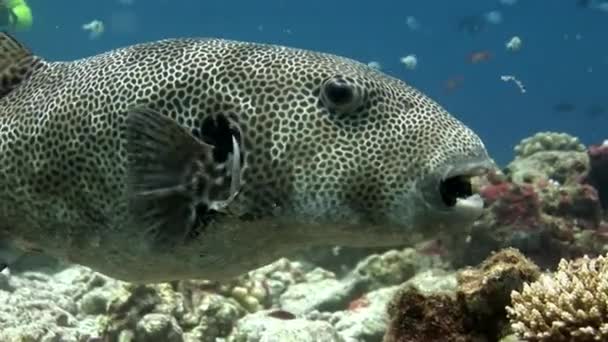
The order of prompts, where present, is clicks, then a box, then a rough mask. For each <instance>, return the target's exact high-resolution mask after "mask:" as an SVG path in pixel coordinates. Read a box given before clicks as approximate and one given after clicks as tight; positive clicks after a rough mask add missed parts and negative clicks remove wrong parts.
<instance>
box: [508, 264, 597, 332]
mask: <svg viewBox="0 0 608 342" xmlns="http://www.w3.org/2000/svg"><path fill="white" fill-rule="evenodd" d="M511 298H512V305H511V306H509V307H508V308H507V311H508V314H509V318H510V320H511V323H512V328H513V330H514V331H515V332H516V333H517V334H518V335H519V336H520V337H521V338H523V339H525V340H526V341H574V342H576V341H606V340H608V258H606V257H602V256H600V257H598V258H595V259H590V258H589V257H587V256H585V257H583V258H581V259H578V260H574V261H566V260H562V261H561V262H560V263H559V266H558V270H557V272H556V273H555V274H553V275H542V276H541V277H540V279H538V280H537V281H535V282H533V283H531V284H527V283H526V284H525V285H524V288H523V290H521V291H514V292H513V293H512V294H511Z"/></svg>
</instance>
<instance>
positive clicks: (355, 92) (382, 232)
mask: <svg viewBox="0 0 608 342" xmlns="http://www.w3.org/2000/svg"><path fill="white" fill-rule="evenodd" d="M8 39H9V38H7V37H2V39H0V45H2V47H3V48H4V49H5V50H6V49H7V48H6V46H8V49H9V52H10V50H11V49H13V50H14V49H16V48H15V46H14V45H15V44H18V43H16V42H11V41H9V40H8ZM11 44H12V45H11ZM7 55H8V53H7V51H2V50H1V49H0V59H7ZM26 55H27V54H26ZM9 60H10V59H9ZM20 60H21V61H22V63H25V65H26V66H28V65H29V66H30V70H26V72H25V74H23V75H21V76H20V77H21V78H22V80H20V81H19V82H16V84H15V85H14V86H10V87H8V86H6V85H5V86H4V88H3V89H8V91H7V92H8V93H7V94H5V95H4V96H3V97H2V98H0V158H1V161H0V168H1V170H2V172H3V177H2V179H1V180H0V237H5V238H8V239H11V240H14V241H16V242H17V243H19V244H20V245H21V246H23V247H24V248H30V249H34V250H40V251H43V252H45V253H49V254H51V255H55V256H59V257H63V258H67V259H68V260H70V261H73V262H77V263H81V264H84V265H87V266H91V267H93V268H94V269H96V270H99V271H101V272H104V273H106V274H108V275H111V276H115V277H118V278H121V279H126V280H131V281H157V280H168V279H169V280H170V279H183V278H193V277H207V278H224V277H229V276H233V275H236V274H239V273H240V272H244V271H247V270H248V269H249V268H252V267H256V266H260V265H261V264H263V263H264V262H269V261H272V258H275V257H278V256H283V255H284V253H287V252H289V251H292V250H294V249H297V248H300V247H303V246H308V245H312V244H350V245H390V244H395V243H400V242H403V241H405V238H404V237H403V236H405V235H408V234H409V232H411V231H412V229H415V228H416V229H417V228H418V227H420V229H425V223H428V224H429V225H430V224H436V222H435V221H433V220H432V219H430V218H429V219H428V220H427V221H428V222H426V221H424V217H426V216H425V215H426V214H424V213H423V214H424V215H423V214H420V213H419V212H418V211H417V210H418V207H422V205H420V204H419V202H417V198H418V197H420V196H419V194H417V188H416V187H417V185H419V184H420V183H421V182H422V180H424V179H427V178H429V177H431V176H432V177H435V176H436V175H437V174H438V173H440V172H443V170H444V168H445V167H446V165H451V163H455V162H459V161H465V160H469V159H470V160H482V159H486V158H487V154H486V151H485V149H484V147H483V144H482V143H481V141H480V139H479V138H478V137H477V136H476V135H475V134H474V133H473V132H472V131H471V130H469V129H468V128H467V127H465V126H464V125H463V124H462V123H460V122H459V121H458V120H457V119H455V118H454V117H452V116H451V115H449V114H448V113H447V112H446V111H445V110H444V109H442V108H441V107H440V106H439V105H437V104H436V103H435V102H433V101H432V100H431V99H429V98H428V97H426V96H425V95H423V94H422V93H420V92H418V91H417V90H415V89H413V88H411V87H410V86H408V85H406V84H405V83H404V82H402V81H400V80H397V79H395V78H392V77H389V76H387V75H385V74H383V73H381V72H379V71H377V70H375V69H372V68H369V67H367V66H366V65H364V64H361V63H358V62H355V61H353V60H350V59H347V58H342V57H338V56H334V55H329V54H323V53H317V52H311V51H305V50H298V49H292V48H286V47H280V46H272V45H262V44H253V43H244V42H236V41H227V40H218V39H171V40H164V41H158V42H153V43H144V44H139V45H133V46H130V47H126V48H122V49H117V50H113V51H110V52H107V53H104V54H101V55H97V56H93V57H89V58H85V59H81V60H76V61H72V62H47V61H45V60H43V59H42V58H39V57H35V56H29V57H28V58H27V61H25V60H24V58H23V56H21V59H20ZM15 63H16V62H15ZM0 67H3V65H2V63H0ZM4 70H5V71H4V72H5V73H6V70H7V69H6V67H4ZM0 71H1V70H0ZM0 76H1V75H0ZM7 87H8V88H7ZM344 89H347V91H344ZM133 108H149V109H151V110H154V111H157V112H158V113H160V114H162V115H165V116H168V117H169V118H171V119H172V120H173V121H174V122H175V123H177V124H178V125H180V126H181V127H183V128H186V129H187V130H188V132H190V133H191V134H192V135H193V136H194V137H196V138H197V139H204V135H205V132H204V130H202V129H201V127H203V126H204V124H205V122H206V120H209V119H211V120H218V118H221V119H228V120H229V121H230V122H232V123H234V124H235V125H236V126H237V128H238V138H239V144H240V147H241V150H242V154H243V156H242V157H243V164H244V165H243V168H242V170H241V176H242V188H241V189H240V193H239V195H238V196H237V198H236V199H235V201H234V203H233V204H232V205H231V212H232V213H234V214H222V215H215V216H212V217H211V220H210V221H205V222H204V223H201V224H200V226H199V227H197V228H196V229H195V231H193V232H192V233H191V234H190V235H189V237H188V239H186V241H183V243H182V244H180V245H178V246H173V247H171V248H168V249H162V248H161V249H157V248H156V247H151V246H152V244H151V241H152V240H154V236H150V234H151V235H154V233H150V232H146V230H145V227H138V226H137V225H136V224H132V223H130V222H133V217H132V216H133V215H132V213H131V212H130V211H129V207H128V197H129V195H130V194H129V187H128V182H127V181H126V177H127V174H128V172H129V170H128V167H129V166H128V165H129V164H128V155H127V152H126V148H125V147H126V144H127V143H128V141H127V131H126V119H127V116H128V114H129V112H130V111H131V110H132V109H133ZM223 158H224V159H225V157H223ZM221 195H222V196H225V193H223V194H221ZM420 210H422V209H420ZM421 212H422V211H421ZM425 213H426V212H425ZM427 216H428V215H427ZM421 217H422V219H421ZM366 227H370V228H366ZM371 227H376V228H371Z"/></svg>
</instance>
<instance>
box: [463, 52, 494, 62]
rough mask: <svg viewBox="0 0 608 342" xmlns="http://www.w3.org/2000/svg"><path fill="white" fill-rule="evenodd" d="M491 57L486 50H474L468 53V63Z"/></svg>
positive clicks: (483, 60)
mask: <svg viewBox="0 0 608 342" xmlns="http://www.w3.org/2000/svg"><path fill="white" fill-rule="evenodd" d="M491 58H492V53H491V52H490V51H487V50H483V51H475V52H473V53H471V54H470V55H469V58H468V60H469V63H471V64H477V63H481V62H487V61H489V60H490V59H491Z"/></svg>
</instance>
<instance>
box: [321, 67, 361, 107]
mask: <svg viewBox="0 0 608 342" xmlns="http://www.w3.org/2000/svg"><path fill="white" fill-rule="evenodd" d="M362 97H363V96H362V92H361V91H360V89H359V88H358V87H357V86H356V85H355V84H354V82H352V81H349V80H347V79H345V78H343V77H340V76H334V77H331V78H328V79H327V80H325V82H323V85H322V87H321V100H322V101H323V103H324V104H325V106H327V107H328V108H329V109H330V110H337V111H340V112H347V111H351V110H354V109H356V108H357V107H358V106H360V105H361V103H362V101H363V99H362Z"/></svg>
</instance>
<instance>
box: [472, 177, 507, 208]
mask: <svg viewBox="0 0 608 342" xmlns="http://www.w3.org/2000/svg"><path fill="white" fill-rule="evenodd" d="M510 189H511V185H510V183H507V182H502V183H498V184H489V185H486V186H484V187H483V188H481V191H480V192H479V194H480V195H481V197H483V199H484V201H485V202H486V203H487V204H488V205H490V204H492V203H494V202H496V201H497V200H498V199H499V198H501V197H503V196H504V195H505V194H506V193H508V192H509V190H510Z"/></svg>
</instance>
